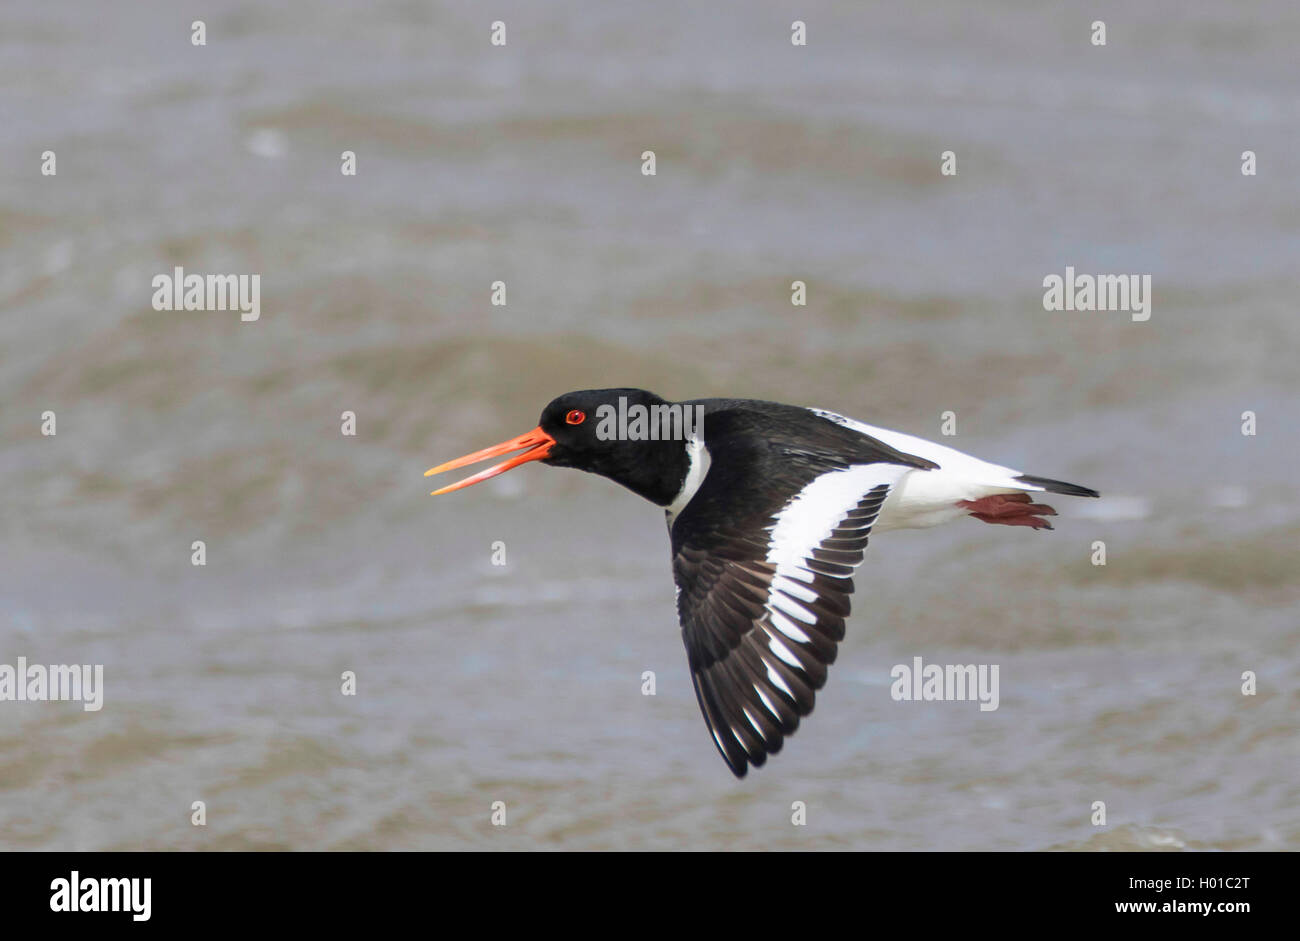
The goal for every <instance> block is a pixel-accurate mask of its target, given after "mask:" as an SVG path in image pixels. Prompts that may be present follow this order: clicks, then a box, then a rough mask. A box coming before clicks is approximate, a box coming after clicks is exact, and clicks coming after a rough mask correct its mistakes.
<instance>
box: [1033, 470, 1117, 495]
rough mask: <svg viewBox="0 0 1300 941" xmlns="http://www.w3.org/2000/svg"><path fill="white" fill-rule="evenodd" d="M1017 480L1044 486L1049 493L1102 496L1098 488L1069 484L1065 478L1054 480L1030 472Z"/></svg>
mask: <svg viewBox="0 0 1300 941" xmlns="http://www.w3.org/2000/svg"><path fill="white" fill-rule="evenodd" d="M1016 480H1018V481H1020V482H1021V483H1026V484H1032V485H1033V486H1035V487H1042V488H1043V489H1044V490H1046V491H1047V492H1048V493H1063V494H1066V495H1067V496H1071V497H1100V496H1101V494H1099V493H1098V492H1097V491H1096V490H1093V489H1091V488H1089V487H1080V486H1079V485H1078V484H1067V483H1066V482H1065V481H1063V480H1052V478H1050V477H1034V476H1032V475H1030V474H1021V475H1020V476H1019V477H1017V478H1016Z"/></svg>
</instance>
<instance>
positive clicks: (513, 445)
mask: <svg viewBox="0 0 1300 941" xmlns="http://www.w3.org/2000/svg"><path fill="white" fill-rule="evenodd" d="M554 445H555V439H554V438H552V437H551V436H550V435H548V434H547V433H546V432H544V431H542V429H541V427H540V426H539V427H537V428H534V429H533V430H532V431H529V432H526V433H525V434H522V435H520V436H519V437H518V438H511V439H510V440H509V441H502V442H501V443H500V444H494V445H493V446H492V447H490V448H484V449H483V450H482V451H475V452H474V453H473V454H466V455H465V456H464V457H458V458H456V460H454V461H448V462H447V463H446V464H439V465H438V466H437V467H430V468H429V469H428V470H427V471H425V472H424V476H425V477H431V476H432V475H434V474H441V473H442V472H443V471H449V470H455V469H456V468H457V467H464V466H466V465H467V464H477V463H478V462H479V461H486V460H487V459H488V458H490V457H500V456H501V455H503V454H509V453H510V452H511V451H518V450H519V449H520V448H527V449H528V450H526V451H524V452H523V453H522V454H516V455H515V456H514V457H512V458H510V459H509V460H506V461H502V462H501V463H500V464H494V465H493V466H491V467H489V468H488V469H487V470H483V471H479V472H478V473H477V474H475V475H473V476H472V477H466V478H465V479H464V480H458V481H456V483H454V484H451V485H450V486H447V487H443V488H442V489H441V490H434V491H432V492H431V493H430V494H429V495H430V496H432V497H436V496H437V495H438V494H440V493H451V492H452V491H453V490H460V489H461V488H462V487H468V486H470V485H471V484H476V483H478V482H479V481H481V480H487V479H488V478H489V477H495V476H496V475H497V474H504V473H505V472H506V471H508V470H510V468H512V467H518V466H519V465H520V464H526V463H527V462H529V461H536V460H539V459H541V458H544V457H546V455H548V454H550V453H551V448H552V447H554Z"/></svg>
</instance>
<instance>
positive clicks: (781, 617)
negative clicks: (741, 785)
mask: <svg viewBox="0 0 1300 941" xmlns="http://www.w3.org/2000/svg"><path fill="white" fill-rule="evenodd" d="M914 469H915V467H914V466H903V465H900V464H893V463H870V464H852V465H847V466H846V465H843V464H841V465H839V466H834V465H828V464H825V463H820V462H806V463H802V464H792V465H786V467H784V468H782V472H781V473H780V474H778V475H770V476H768V477H767V478H766V479H765V480H764V481H763V492H764V494H765V495H766V499H767V503H768V505H767V507H766V508H765V509H764V510H761V511H760V512H761V518H760V519H757V520H755V519H754V518H753V515H752V514H753V507H752V505H750V506H741V505H740V501H742V500H749V501H750V502H751V504H752V498H753V490H752V488H750V489H747V488H744V487H729V486H727V485H726V482H724V481H718V480H710V481H706V483H705V486H704V487H703V488H701V491H700V493H699V494H697V497H696V499H694V500H692V501H691V504H690V505H688V506H687V507H686V509H685V510H684V511H683V513H682V514H681V516H679V517H678V518H677V519H676V520H675V521H674V523H673V527H672V534H673V577H674V578H675V580H676V582H677V588H678V595H677V613H678V617H679V619H680V621H681V626H682V638H683V640H684V641H685V643H686V653H687V659H688V661H689V664H690V668H691V677H692V680H693V681H694V684H695V695H696V697H697V699H698V700H699V703H700V710H701V711H702V712H703V713H704V719H705V721H706V722H707V723H708V725H709V731H710V732H712V733H713V740H714V743H715V744H716V745H717V746H718V751H719V752H721V753H722V757H723V759H724V760H725V761H726V762H727V765H728V767H730V768H731V770H732V773H734V774H735V775H736V776H737V777H744V775H745V773H746V772H747V771H748V770H749V766H750V765H754V766H755V767H758V766H760V765H762V764H763V763H764V762H765V761H766V760H767V756H768V755H770V754H775V753H776V752H778V751H780V750H781V745H782V742H783V741H784V740H785V737H786V736H787V735H791V734H793V732H794V731H795V729H796V728H798V726H799V720H800V718H802V717H803V716H806V715H808V713H810V712H811V711H812V708H813V702H814V698H815V691H816V690H818V689H820V688H821V687H822V685H823V684H824V683H825V682H826V668H827V667H828V666H829V665H830V664H831V663H833V662H834V661H835V653H836V645H837V644H838V643H839V641H840V640H842V639H843V637H844V621H845V618H847V617H848V614H849V595H850V594H852V592H853V581H852V575H853V571H854V569H855V568H856V567H857V566H858V565H860V564H861V562H862V557H863V552H864V550H865V549H866V547H867V537H868V535H869V533H870V531H871V525H872V523H874V522H875V520H876V516H877V515H878V514H879V512H880V506H881V504H882V503H883V502H884V500H885V497H887V496H888V495H889V491H890V489H891V488H892V487H893V486H894V485H895V484H896V483H897V482H898V481H899V480H900V479H901V478H902V477H903V476H904V475H905V474H907V473H908V472H910V471H912V470H914ZM712 476H713V475H712V474H710V477H712ZM710 484H714V486H712V487H710V486H709V485H710ZM706 491H708V492H706ZM737 521H739V522H737Z"/></svg>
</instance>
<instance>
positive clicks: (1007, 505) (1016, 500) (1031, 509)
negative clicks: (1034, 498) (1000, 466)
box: [957, 493, 1056, 529]
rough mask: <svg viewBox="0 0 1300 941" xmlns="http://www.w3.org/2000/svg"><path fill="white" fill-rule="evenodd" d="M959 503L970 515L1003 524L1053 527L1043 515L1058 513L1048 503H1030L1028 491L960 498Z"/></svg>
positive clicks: (1034, 527)
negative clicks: (975, 498)
mask: <svg viewBox="0 0 1300 941" xmlns="http://www.w3.org/2000/svg"><path fill="white" fill-rule="evenodd" d="M957 505H958V506H959V507H961V508H962V509H964V510H970V515H971V516H973V517H975V518H976V519H977V520H980V521H982V522H985V523H999V524H1001V525H1003V526H1029V527H1031V528H1033V529H1051V528H1052V524H1051V523H1049V522H1048V521H1047V520H1045V519H1043V518H1042V517H1044V516H1055V515H1056V511H1055V510H1054V509H1052V508H1051V507H1050V506H1047V505H1046V504H1043V503H1030V502H1029V494H1027V493H996V494H994V495H993V496H991V497H980V498H979V499H978V500H958V501H957Z"/></svg>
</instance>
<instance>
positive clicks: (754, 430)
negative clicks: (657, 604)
mask: <svg viewBox="0 0 1300 941" xmlns="http://www.w3.org/2000/svg"><path fill="white" fill-rule="evenodd" d="M628 416H631V420H628ZM696 416H698V417H702V424H701V423H700V422H699V421H692V420H691V419H692V417H696ZM515 451H519V452H520V453H518V454H516V455H514V456H513V457H511V458H509V459H507V460H505V461H503V462H501V463H500V464H496V465H494V466H492V467H489V468H488V469H487V470H484V471H481V472H479V473H477V474H474V475H473V476H472V477H468V478H466V479H464V480H461V481H459V482H458V483H454V484H451V485H450V486H447V487H443V488H442V489H440V490H435V491H433V493H434V494H435V495H436V494H441V493H450V492H451V491H453V490H459V489H461V488H462V487H468V486H470V485H471V484H475V483H478V482H479V481H482V480H487V479H488V478H490V477H495V476H496V475H498V474H501V473H503V472H505V471H507V470H510V469H511V468H512V467H518V466H519V465H520V464H524V463H526V462H528V461H541V462H542V463H543V464H551V465H554V466H557V467H576V468H578V469H579V470H584V471H588V472H589V473H593V474H600V475H602V476H604V477H608V478H609V479H610V480H613V481H615V482H616V483H619V484H622V485H623V486H624V487H627V488H628V489H629V490H631V491H633V492H634V493H637V494H639V495H641V496H642V497H645V498H646V499H647V500H649V501H651V502H652V503H655V504H657V505H658V506H661V507H663V508H664V513H665V516H666V517H667V521H668V531H669V535H670V537H671V539H672V553H673V578H674V579H675V580H676V582H677V614H678V619H679V621H680V622H681V629H682V639H683V641H685V644H686V655H687V660H688V663H689V665H690V670H691V678H692V680H693V682H694V685H695V695H696V698H697V699H698V700H699V704H700V710H701V711H702V712H703V713H704V720H705V722H707V723H708V726H709V731H710V732H712V733H713V741H714V743H715V744H716V745H717V747H718V751H719V752H720V753H721V754H722V757H723V759H724V760H725V761H726V763H727V766H728V767H729V768H730V769H731V771H732V772H733V773H734V774H735V775H736V776H737V777H744V776H745V773H746V772H747V771H748V770H749V766H750V765H753V766H755V767H759V766H761V765H762V764H763V763H764V762H765V761H766V760H767V756H768V755H771V754H775V753H777V752H778V751H780V749H781V745H782V742H783V741H784V740H785V737H786V736H788V735H791V734H793V733H794V731H795V729H796V728H797V727H798V725H799V720H800V718H801V717H803V716H806V715H808V713H810V712H811V711H812V708H813V700H814V695H815V691H816V690H818V689H820V688H821V687H822V685H823V684H824V683H825V682H826V668H827V666H829V665H830V664H831V663H832V662H834V660H835V653H836V645H837V644H838V643H839V641H840V640H842V639H843V638H844V621H845V618H847V617H848V615H849V595H850V594H851V593H852V592H853V581H852V576H853V572H854V570H855V569H856V568H857V567H858V565H860V564H861V562H862V557H863V552H864V550H865V549H866V547H867V536H868V534H869V533H871V532H873V531H874V532H877V533H879V532H883V531H885V530H889V529H903V528H926V527H930V526H937V525H939V524H940V523H946V522H949V521H952V520H956V519H959V518H960V517H963V516H973V517H974V518H975V519H977V520H982V521H983V522H985V523H998V524H1001V525H1004V526H1027V527H1030V528H1032V529H1051V528H1052V527H1051V524H1050V523H1049V522H1048V521H1047V520H1046V519H1045V518H1044V517H1047V516H1054V515H1055V514H1056V511H1055V510H1053V509H1052V508H1051V507H1050V506H1046V505H1045V504H1041V503H1034V502H1032V498H1031V496H1030V494H1035V493H1044V492H1046V493H1060V494H1069V495H1071V496H1077V497H1095V496H1097V495H1098V494H1097V492H1096V491H1094V490H1089V489H1088V488H1087V487H1079V486H1076V485H1075V484H1067V483H1063V482H1062V481H1059V480H1050V479H1048V478H1046V477H1032V476H1030V475H1028V474H1022V473H1020V472H1019V471H1016V470H1012V469H1011V468H1009V467H1002V466H1000V465H998V464H990V463H988V462H986V461H981V460H979V459H978V458H974V457H971V456H969V455H967V454H962V453H961V452H960V451H955V450H953V449H952V448H949V447H945V446H943V445H940V444H934V443H933V442H930V441H925V440H922V439H920V438H914V437H912V436H911V435H905V434H900V433H899V432H896V431H888V430H886V429H884V428H876V427H873V426H871V425H865V424H863V423H861V422H857V421H854V420H853V419H851V418H845V417H844V416H843V415H837V414H835V413H834V412H827V411H823V410H821V409H813V408H800V407H797V406H792V405H781V404H779V403H777V402H762V401H755V400H747V399H698V400H694V401H689V402H680V403H672V402H668V401H666V400H664V399H662V398H660V397H659V396H657V395H654V394H653V393H650V392H646V391H644V390H642V389H592V390H587V391H582V392H570V393H568V394H567V395H562V396H560V397H559V398H557V399H555V400H554V401H553V402H551V403H550V404H549V405H547V406H546V408H545V409H544V410H543V411H542V417H541V420H540V421H539V423H538V426H537V427H536V428H534V429H533V430H532V431H529V432H526V433H524V434H522V435H520V436H519V437H517V438H511V439H510V440H509V441H505V442H502V443H501V444H498V445H495V446H493V447H490V448H485V449H484V450H482V451H475V452H474V453H473V454H467V455H465V456H464V457H461V458H457V459H456V460H454V461H448V462H447V463H446V464H440V465H438V466H437V467H434V468H431V469H430V470H428V471H427V472H426V473H425V476H426V477H427V476H429V475H430V474H440V473H442V472H443V471H448V470H452V469H453V468H457V467H464V466H465V465H467V464H475V463H478V462H479V461H483V460H487V459H488V458H492V457H500V456H502V455H506V454H511V453H512V452H515Z"/></svg>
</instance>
